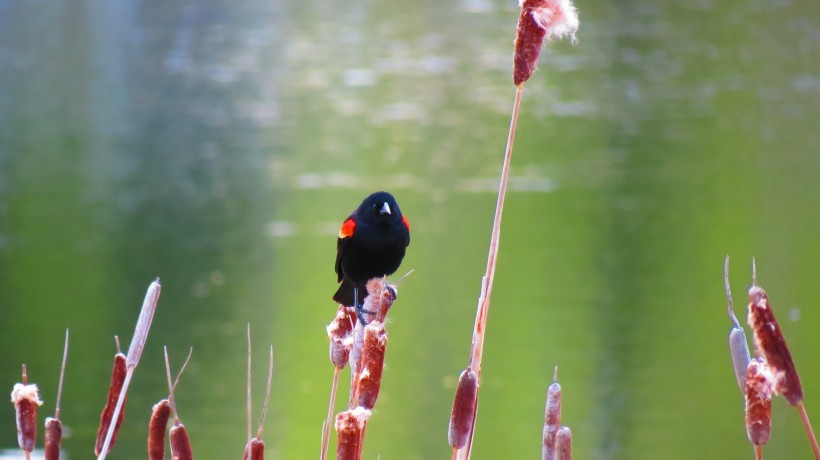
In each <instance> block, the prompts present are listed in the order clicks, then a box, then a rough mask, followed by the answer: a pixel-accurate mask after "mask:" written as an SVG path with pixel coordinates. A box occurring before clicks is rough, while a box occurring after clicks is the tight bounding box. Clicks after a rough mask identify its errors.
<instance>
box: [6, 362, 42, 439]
mask: <svg viewBox="0 0 820 460" xmlns="http://www.w3.org/2000/svg"><path fill="white" fill-rule="evenodd" d="M23 382H24V383H16V384H14V388H13V389H12V392H11V402H12V403H14V412H15V415H16V419H17V444H18V445H19V446H20V449H22V450H23V451H24V452H26V453H31V451H33V450H34V447H35V446H36V444H37V406H41V405H42V404H43V401H41V400H40V394H39V393H38V391H37V385H35V384H33V383H31V384H26V383H25V382H26V377H25V371H24V374H23Z"/></svg>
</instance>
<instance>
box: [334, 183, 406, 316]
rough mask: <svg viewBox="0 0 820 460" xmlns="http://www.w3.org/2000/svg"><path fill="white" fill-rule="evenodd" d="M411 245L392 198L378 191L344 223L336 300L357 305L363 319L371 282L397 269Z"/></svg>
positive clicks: (338, 254) (397, 207)
mask: <svg viewBox="0 0 820 460" xmlns="http://www.w3.org/2000/svg"><path fill="white" fill-rule="evenodd" d="M409 244H410V224H409V223H408V222H407V219H405V218H404V216H402V214H401V210H399V205H398V203H396V199H395V198H393V195H391V194H389V193H387V192H376V193H374V194H372V195H370V196H368V197H367V198H365V199H364V201H362V204H360V205H359V207H358V208H356V210H355V211H353V213H352V214H350V217H348V218H347V219H345V221H344V222H343V223H342V228H341V229H340V230H339V240H338V241H337V243H336V275H338V277H339V280H338V281H339V282H340V283H342V284H341V286H339V290H337V291H336V294H333V300H335V301H336V302H338V303H340V304H343V305H345V306H348V307H351V306H355V307H356V311H357V312H358V314H359V317H360V318H361V314H362V305H361V304H360V303H359V302H360V301H362V300H364V297H366V296H367V289H366V287H365V285H366V283H367V281H368V280H370V279H371V278H375V277H381V276H387V275H390V274H392V273H393V272H395V271H396V270H398V268H399V265H401V261H402V259H403V258H404V251H405V248H406V247H407V246H408V245H409Z"/></svg>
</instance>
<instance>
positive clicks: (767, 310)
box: [749, 285, 803, 406]
mask: <svg viewBox="0 0 820 460" xmlns="http://www.w3.org/2000/svg"><path fill="white" fill-rule="evenodd" d="M749 326H751V327H752V330H753V331H754V336H755V348H756V349H757V352H758V353H759V354H760V355H761V356H763V357H764V358H765V359H766V364H768V366H769V369H771V371H772V375H773V376H774V392H775V393H776V394H781V395H783V397H785V398H786V400H787V401H788V402H789V404H791V405H792V406H797V405H799V404H800V403H801V402H803V385H801V384H800V377H799V376H798V375H797V369H795V367H794V361H792V355H791V353H790V352H789V347H788V345H786V338H785V337H784V336H783V332H781V331H780V325H779V324H778V323H777V320H776V319H775V317H774V312H772V309H771V306H770V305H769V297H768V296H767V295H766V291H764V290H763V288H761V287H760V286H757V285H755V286H752V288H751V289H749Z"/></svg>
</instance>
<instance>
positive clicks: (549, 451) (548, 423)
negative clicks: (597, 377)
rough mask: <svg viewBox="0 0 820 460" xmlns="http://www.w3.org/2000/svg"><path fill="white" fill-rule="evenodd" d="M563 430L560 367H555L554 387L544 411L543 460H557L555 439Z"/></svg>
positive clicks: (549, 392) (548, 389)
mask: <svg viewBox="0 0 820 460" xmlns="http://www.w3.org/2000/svg"><path fill="white" fill-rule="evenodd" d="M559 429H561V384H560V383H558V367H557V366H556V367H555V374H554V376H553V381H552V385H550V386H549V388H547V407H546V409H545V410H544V436H543V437H544V440H543V446H542V448H541V458H542V459H543V460H554V459H555V437H556V435H557V434H558V430H559Z"/></svg>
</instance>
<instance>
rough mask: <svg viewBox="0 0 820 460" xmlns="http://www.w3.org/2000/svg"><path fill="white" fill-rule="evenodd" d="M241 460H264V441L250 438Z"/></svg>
mask: <svg viewBox="0 0 820 460" xmlns="http://www.w3.org/2000/svg"><path fill="white" fill-rule="evenodd" d="M242 460H265V441H263V440H261V439H259V438H252V439H251V440H250V441H248V444H247V445H245V453H244V454H242Z"/></svg>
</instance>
